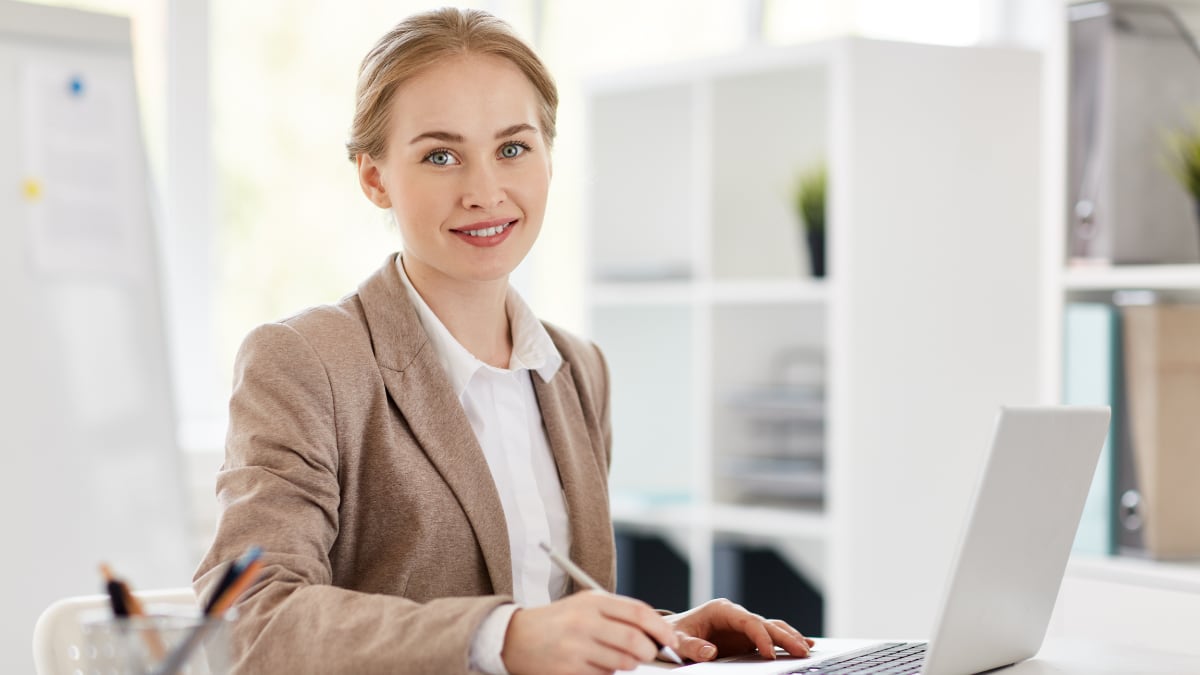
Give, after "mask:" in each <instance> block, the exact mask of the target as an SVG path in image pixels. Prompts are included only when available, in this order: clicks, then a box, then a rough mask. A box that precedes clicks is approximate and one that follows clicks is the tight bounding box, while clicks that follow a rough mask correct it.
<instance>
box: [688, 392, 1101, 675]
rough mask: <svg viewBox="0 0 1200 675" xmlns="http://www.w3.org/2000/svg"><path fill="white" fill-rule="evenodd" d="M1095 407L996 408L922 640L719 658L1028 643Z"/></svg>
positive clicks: (751, 660) (754, 670)
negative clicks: (929, 632) (933, 616)
mask: <svg viewBox="0 0 1200 675" xmlns="http://www.w3.org/2000/svg"><path fill="white" fill-rule="evenodd" d="M1109 414H1110V411H1109V409H1108V408H1107V407H1090V406H1042V407H1022V408H1017V407H1005V408H1001V410H1000V413H999V416H998V417H997V420H996V427H995V432H994V435H993V437H992V444H991V450H990V453H989V456H988V459H987V464H986V465H985V468H984V471H983V475H982V477H981V478H980V481H979V484H978V487H977V488H976V490H975V497H974V500H973V503H972V506H971V512H970V515H969V517H968V520H967V525H966V530H965V532H964V533H963V537H962V540H961V542H960V543H959V548H958V553H957V557H956V559H955V561H954V563H953V565H952V566H951V571H950V576H949V579H948V584H947V586H946V590H945V595H944V596H943V599H942V604H941V609H940V612H939V614H938V618H937V620H936V622H935V623H934V632H933V636H932V639H930V640H929V642H879V641H862V640H820V639H819V640H817V645H816V648H815V649H814V651H813V653H812V655H811V656H809V657H808V658H805V659H793V658H784V657H783V656H781V657H780V658H779V660H777V661H768V660H766V659H762V658H761V657H758V656H753V657H740V658H734V659H728V660H727V659H722V660H721V661H720V662H715V663H704V664H696V665H693V666H688V667H686V668H684V670H685V671H687V672H689V673H691V672H695V673H697V674H699V673H703V672H709V671H711V672H713V673H717V672H720V673H724V674H725V675H733V674H734V673H739V674H745V675H751V674H753V675H782V674H784V673H802V674H804V675H834V674H837V673H861V674H863V675H917V674H920V675H964V674H965V673H980V672H983V671H988V670H992V669H995V668H1000V667H1003V666H1007V665H1011V664H1014V663H1016V662H1018V661H1022V660H1024V659H1027V658H1029V657H1031V656H1033V655H1034V654H1036V653H1037V651H1038V649H1040V648H1041V646H1042V640H1043V639H1044V638H1045V635H1046V627H1047V625H1048V624H1049V622H1050V613H1051V611H1053V609H1054V602H1055V600H1056V599H1057V597H1058V591H1059V586H1060V585H1061V583H1062V576H1063V571H1064V570H1065V569H1066V565H1067V558H1068V557H1069V556H1070V553H1071V544H1072V542H1073V541H1074V538H1075V530H1076V529H1077V528H1078V527H1079V519H1080V517H1081V516H1082V514H1083V504H1084V501H1085V500H1086V499H1087V494H1088V489H1089V487H1090V486H1091V482H1092V475H1093V474H1094V473H1095V470H1096V463H1097V461H1098V460H1099V457H1100V449H1101V447H1102V446H1103V445H1104V439H1105V437H1106V436H1107V435H1108V420H1109Z"/></svg>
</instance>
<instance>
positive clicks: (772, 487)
mask: <svg viewBox="0 0 1200 675" xmlns="http://www.w3.org/2000/svg"><path fill="white" fill-rule="evenodd" d="M793 372H799V371H793ZM809 372H813V373H819V369H818V368H812V369H811V370H810V371H809ZM725 403H726V406H727V409H728V410H729V412H730V413H731V417H732V420H733V421H734V423H735V424H734V426H735V427H736V434H734V435H735V437H736V438H737V439H738V440H737V442H736V443H733V444H731V445H730V446H729V447H727V448H724V449H723V454H722V455H721V457H720V458H719V461H718V470H719V471H720V473H721V475H722V478H723V481H722V482H723V484H724V485H726V486H728V489H729V490H730V491H731V492H733V493H734V495H733V496H734V498H736V499H738V500H739V501H744V502H792V503H804V504H806V505H807V504H812V505H814V506H815V505H817V504H818V503H819V502H820V501H821V500H822V499H823V498H824V494H825V390H824V386H823V383H822V382H821V381H820V380H819V379H817V376H814V377H813V378H812V379H808V380H805V379H800V378H795V379H793V380H792V381H788V382H777V383H774V384H769V385H763V386H761V387H754V388H748V389H744V390H742V391H739V392H735V393H733V394H731V395H729V396H728V397H726V399H725Z"/></svg>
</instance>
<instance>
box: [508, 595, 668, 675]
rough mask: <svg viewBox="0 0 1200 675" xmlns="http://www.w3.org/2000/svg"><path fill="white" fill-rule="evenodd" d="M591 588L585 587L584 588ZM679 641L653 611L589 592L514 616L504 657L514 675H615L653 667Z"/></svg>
mask: <svg viewBox="0 0 1200 675" xmlns="http://www.w3.org/2000/svg"><path fill="white" fill-rule="evenodd" d="M579 585H581V586H583V587H585V588H591V586H590V585H589V584H587V583H586V582H583V581H581V582H579ZM678 640H679V636H678V635H677V634H676V632H675V630H674V628H673V627H672V626H671V625H670V624H669V623H668V622H667V621H665V620H664V619H663V617H661V616H660V615H659V614H658V613H657V612H656V611H654V609H653V608H651V607H650V606H649V605H647V604H646V603H644V602H641V601H640V600H635V599H633V598H627V597H622V596H619V595H615V594H612V593H608V592H606V591H602V590H601V591H596V590H585V591H582V592H579V593H574V594H572V595H568V596H566V597H564V598H560V599H558V600H556V601H554V602H552V603H550V604H548V605H543V606H540V607H529V608H521V609H518V610H517V611H516V613H514V614H513V615H512V619H511V620H510V621H509V623H508V630H507V632H506V633H505V637H504V647H503V650H502V651H501V657H502V658H503V660H504V664H505V667H506V668H507V669H508V672H510V673H513V674H514V675H525V674H527V673H539V674H543V673H545V674H549V675H556V674H559V673H562V674H566V673H571V674H577V673H589V674H590V673H597V674H598V673H612V672H613V671H615V670H629V669H631V668H634V667H636V666H637V665H638V664H641V663H646V662H649V661H653V660H654V657H655V655H656V654H657V653H658V650H659V645H666V646H668V647H672V648H673V647H675V645H676V644H677V641H678Z"/></svg>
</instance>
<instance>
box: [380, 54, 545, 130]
mask: <svg viewBox="0 0 1200 675" xmlns="http://www.w3.org/2000/svg"><path fill="white" fill-rule="evenodd" d="M538 109H539V99H538V94H537V90H536V89H535V88H534V86H533V83H532V82H530V81H529V78H527V77H525V74H524V73H522V72H521V69H520V68H518V67H517V66H516V64H514V63H513V62H511V61H509V60H508V59H505V58H503V57H499V56H492V55H488V54H465V55H461V56H455V57H453V58H450V59H447V60H446V61H444V62H441V63H438V64H435V65H433V66H430V67H428V68H425V69H424V70H421V71H420V72H418V73H417V74H416V75H414V76H413V77H411V78H409V79H408V80H406V81H404V82H403V83H401V84H400V85H399V86H398V87H397V89H396V93H395V96H394V98H393V99H392V110H391V114H392V124H391V126H392V129H393V132H394V133H395V132H398V133H401V134H406V133H409V132H414V134H420V133H423V132H427V131H448V132H453V133H459V134H463V135H464V136H468V137H470V136H471V135H472V134H471V133H470V132H472V131H476V132H480V133H484V134H487V135H488V139H489V140H490V138H491V134H493V133H495V131H496V130H498V129H502V128H505V127H508V126H511V125H513V124H519V123H525V124H530V125H532V126H534V127H537V128H540V126H541V125H540V124H539V122H538Z"/></svg>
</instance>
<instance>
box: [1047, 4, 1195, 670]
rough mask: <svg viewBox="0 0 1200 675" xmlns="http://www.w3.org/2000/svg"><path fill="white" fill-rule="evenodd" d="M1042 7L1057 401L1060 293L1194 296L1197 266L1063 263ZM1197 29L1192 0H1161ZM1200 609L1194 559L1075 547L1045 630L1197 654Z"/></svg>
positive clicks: (1058, 73) (1057, 43) (1060, 44)
mask: <svg viewBox="0 0 1200 675" xmlns="http://www.w3.org/2000/svg"><path fill="white" fill-rule="evenodd" d="M1068 4H1070V3H1060V4H1058V6H1057V8H1056V11H1053V12H1049V14H1050V16H1049V20H1050V21H1051V22H1052V23H1051V26H1050V30H1048V31H1047V34H1048V35H1049V40H1048V42H1047V45H1046V49H1045V59H1046V66H1045V70H1044V82H1043V91H1044V97H1043V101H1044V105H1043V119H1044V120H1045V122H1044V126H1045V139H1046V141H1045V143H1044V146H1043V157H1042V163H1043V166H1044V167H1045V171H1044V174H1043V177H1044V186H1043V194H1044V195H1045V198H1044V199H1043V207H1042V209H1043V221H1044V227H1043V228H1042V231H1043V241H1042V245H1041V250H1042V259H1043V278H1044V280H1045V288H1044V290H1043V293H1042V297H1043V300H1042V307H1043V311H1044V320H1043V321H1042V323H1041V325H1042V328H1043V353H1044V357H1043V360H1044V362H1045V364H1046V368H1045V371H1044V373H1043V378H1042V395H1043V398H1045V399H1046V400H1049V401H1060V400H1062V396H1063V393H1062V378H1063V364H1064V350H1063V315H1064V307H1065V305H1066V304H1067V303H1069V302H1075V301H1096V300H1101V301H1104V300H1111V298H1112V296H1113V293H1115V292H1119V291H1148V292H1151V293H1154V294H1155V295H1158V296H1160V297H1162V298H1166V299H1170V300H1184V301H1191V302H1197V301H1200V265H1120V266H1103V265H1096V266H1069V265H1067V264H1065V262H1064V261H1066V259H1067V256H1066V250H1065V245H1064V239H1065V237H1064V227H1065V223H1064V216H1063V214H1066V213H1067V212H1068V211H1067V196H1066V194H1065V191H1064V190H1063V187H1062V186H1064V185H1066V184H1067V178H1066V175H1067V169H1066V167H1067V157H1066V155H1067V130H1066V126H1065V121H1066V120H1067V96H1068V91H1069V86H1068V84H1069V83H1068V40H1067V26H1068V23H1067V14H1066V7H1067V5H1068ZM1165 4H1167V5H1170V6H1172V7H1173V8H1174V9H1176V11H1178V12H1179V13H1180V14H1181V15H1182V16H1183V17H1184V19H1185V20H1187V21H1188V23H1189V24H1190V27H1191V29H1192V31H1193V33H1196V32H1197V31H1200V1H1197V0H1170V1H1168V2H1166V3H1165ZM1197 614H1200V561H1193V562H1156V561H1151V560H1140V559H1132V558H1127V557H1103V556H1093V555H1085V554H1076V555H1074V556H1073V557H1072V559H1071V562H1070V564H1069V565H1068V567H1067V573H1066V578H1065V579H1064V581H1063V587H1062V590H1061V592H1060V595H1059V601H1058V605H1057V606H1056V609H1055V617H1054V619H1053V620H1052V622H1051V632H1052V633H1053V634H1056V635H1059V636H1064V637H1083V638H1101V639H1111V640H1113V641H1116V642H1118V643H1125V644H1134V645H1139V646H1146V647H1154V648H1159V649H1165V650H1169V651H1175V652H1179V651H1186V652H1188V653H1193V654H1196V655H1198V656H1200V647H1197V646H1196V643H1195V640H1194V639H1193V637H1192V636H1190V635H1188V634H1187V633H1186V629H1185V628H1184V626H1186V625H1188V624H1189V623H1190V622H1192V617H1194V616H1196V615H1197Z"/></svg>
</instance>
